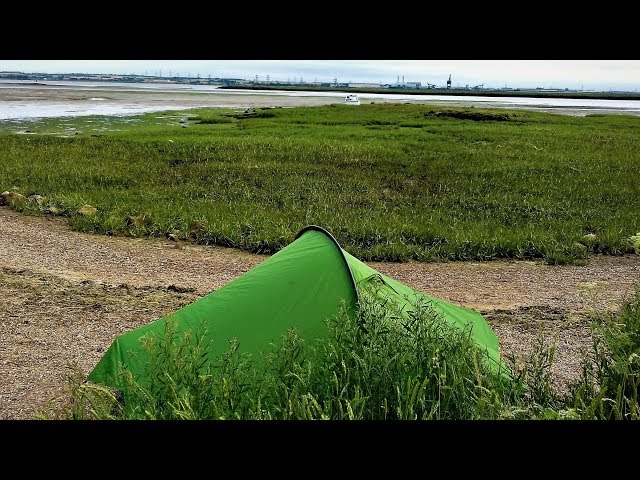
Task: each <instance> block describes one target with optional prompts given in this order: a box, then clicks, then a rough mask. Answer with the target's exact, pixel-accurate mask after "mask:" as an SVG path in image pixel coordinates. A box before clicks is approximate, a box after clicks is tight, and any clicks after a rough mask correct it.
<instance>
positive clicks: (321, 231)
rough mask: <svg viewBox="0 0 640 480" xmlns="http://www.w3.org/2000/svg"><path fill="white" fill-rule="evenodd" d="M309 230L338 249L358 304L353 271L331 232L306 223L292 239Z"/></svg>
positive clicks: (358, 297)
mask: <svg viewBox="0 0 640 480" xmlns="http://www.w3.org/2000/svg"><path fill="white" fill-rule="evenodd" d="M309 230H314V231H316V232H320V233H323V234H324V235H325V236H326V237H328V238H329V239H330V240H331V241H332V242H333V244H334V245H335V246H336V248H337V249H338V252H339V253H340V257H341V258H342V261H343V262H344V266H345V267H347V272H349V279H350V280H351V286H352V287H353V291H354V292H355V294H356V303H357V304H358V305H360V294H359V293H358V287H357V286H356V281H355V279H354V278H353V272H352V271H351V267H350V266H349V262H348V261H347V258H346V257H345V256H344V253H343V251H342V247H341V246H340V244H339V243H338V241H337V240H336V239H335V237H334V236H333V235H331V233H329V232H328V231H327V230H325V229H324V228H322V227H320V226H318V225H308V226H306V227H304V228H303V229H302V230H300V231H299V232H298V234H297V235H296V238H295V239H294V240H297V239H298V238H300V237H301V236H302V235H303V234H304V233H305V232H308V231H309Z"/></svg>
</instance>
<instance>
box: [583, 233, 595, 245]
mask: <svg viewBox="0 0 640 480" xmlns="http://www.w3.org/2000/svg"><path fill="white" fill-rule="evenodd" d="M597 238H598V237H597V236H596V234H595V233H587V234H586V235H585V236H584V237H582V239H583V240H584V241H585V242H586V243H594V242H595V241H596V240H597Z"/></svg>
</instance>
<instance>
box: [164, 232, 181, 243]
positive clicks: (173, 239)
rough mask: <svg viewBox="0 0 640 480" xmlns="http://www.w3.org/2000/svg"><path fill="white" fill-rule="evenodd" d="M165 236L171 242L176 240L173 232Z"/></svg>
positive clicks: (176, 237)
mask: <svg viewBox="0 0 640 480" xmlns="http://www.w3.org/2000/svg"><path fill="white" fill-rule="evenodd" d="M167 238H168V239H169V240H171V241H172V242H177V241H178V236H177V235H176V234H175V233H170V234H168V235H167Z"/></svg>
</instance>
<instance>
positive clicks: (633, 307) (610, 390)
mask: <svg viewBox="0 0 640 480" xmlns="http://www.w3.org/2000/svg"><path fill="white" fill-rule="evenodd" d="M598 320H599V321H598ZM593 327H594V340H593V345H592V349H591V352H590V355H589V356H588V358H587V360H585V362H584V364H583V368H582V375H581V377H580V379H579V380H578V381H577V382H576V383H575V384H573V385H572V387H571V391H572V398H571V402H572V403H573V405H574V407H575V408H576V409H577V410H579V411H583V412H584V413H583V417H584V418H588V419H591V418H593V419H597V418H604V419H610V420H614V419H616V420H620V419H633V420H638V419H640V402H639V397H640V289H639V290H637V291H636V292H635V295H634V297H633V298H632V299H630V300H629V301H627V302H626V303H625V304H624V306H623V308H622V311H621V312H620V313H619V314H611V313H607V314H603V315H602V318H600V319H597V320H596V321H595V322H594V324H593Z"/></svg>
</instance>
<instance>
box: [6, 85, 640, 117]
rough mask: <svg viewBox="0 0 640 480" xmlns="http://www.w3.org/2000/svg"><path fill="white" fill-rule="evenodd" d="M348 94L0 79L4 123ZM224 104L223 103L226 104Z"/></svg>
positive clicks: (336, 98) (569, 102)
mask: <svg viewBox="0 0 640 480" xmlns="http://www.w3.org/2000/svg"><path fill="white" fill-rule="evenodd" d="M345 95H346V93H345V92H342V91H335V92H311V91H286V90H278V91H262V90H234V89H219V88H218V87H216V86H213V85H184V84H161V83H122V82H73V81H44V82H38V83H37V84H34V82H33V81H30V80H25V81H7V80H0V96H1V98H2V99H3V100H2V101H0V120H7V119H29V118H43V117H65V116H85V115H134V114H139V113H144V112H153V111H161V110H184V109H187V108H197V107H206V106H209V107H214V106H225V107H238V108H245V107H246V106H248V105H249V104H251V105H254V104H258V105H260V104H263V105H264V106H267V105H272V104H276V101H277V104H278V105H282V106H299V105H311V104H313V105H318V104H328V103H340V102H342V100H343V99H344V96H345ZM358 96H359V98H360V101H361V103H369V102H411V103H428V104H440V105H454V106H455V105H457V106H478V107H481V106H485V107H494V108H520V109H534V110H543V111H549V112H554V113H564V114H569V115H587V114H592V113H619V114H630V115H640V100H598V99H572V98H526V97H483V96H481V95H478V96H455V95H406V94H405V95H403V94H398V93H389V94H387V93H384V94H379V93H362V94H358ZM223 99H224V102H222V100H223Z"/></svg>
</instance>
